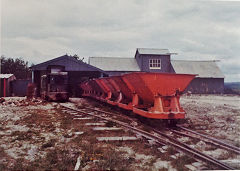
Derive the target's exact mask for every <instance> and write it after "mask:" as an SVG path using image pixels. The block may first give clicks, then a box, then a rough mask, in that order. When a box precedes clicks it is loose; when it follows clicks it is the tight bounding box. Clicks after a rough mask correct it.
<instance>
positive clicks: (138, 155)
mask: <svg viewBox="0 0 240 171" xmlns="http://www.w3.org/2000/svg"><path fill="white" fill-rule="evenodd" d="M73 100H74V101H75V102H78V103H80V104H81V105H82V106H84V105H87V106H89V105H92V106H97V105H98V106H97V107H100V105H99V104H97V103H95V102H93V103H92V102H89V101H88V100H85V99H73ZM0 101H1V100H0ZM239 102H240V96H220V95H190V96H183V97H182V98H181V104H182V106H183V107H184V109H185V110H186V112H187V122H186V125H188V126H190V127H191V128H192V129H196V130H198V131H203V132H207V133H208V134H211V135H214V136H216V137H217V138H221V139H224V140H225V141H227V142H230V143H232V144H235V145H238V146H239V144H240V142H239V134H240V131H239V124H240V105H239ZM65 105H67V106H74V104H73V103H65ZM101 107H103V106H101ZM0 122H1V125H0V170H9V169H11V170H19V169H24V170H26V169H29V170H49V169H50V170H52V169H54V170H73V169H74V167H75V165H76V162H77V161H78V159H79V160H80V167H79V169H81V170H91V169H97V170H99V169H102V170H106V169H115V170H119V169H123V170H168V169H170V170H181V169H182V170H188V169H186V167H184V164H191V163H192V162H194V161H192V159H189V158H188V157H186V156H184V155H183V156H182V155H179V156H181V157H179V158H177V159H172V158H170V157H169V156H170V155H175V152H174V150H172V149H171V148H167V147H165V148H163V149H164V150H165V151H167V153H163V152H162V153H161V152H159V151H163V149H160V150H158V149H157V147H155V146H154V145H150V144H149V143H147V142H145V141H143V140H141V141H136V142H134V143H132V142H117V143H107V144H105V143H100V142H97V141H96V136H99V135H98V134H96V133H93V132H92V131H90V129H89V128H87V127H86V126H84V123H79V122H76V121H74V120H73V118H71V117H69V115H68V114H66V113H64V112H62V111H61V109H60V107H59V105H58V103H54V102H52V103H48V102H43V101H41V100H39V99H34V100H31V101H28V100H26V99H25V98H17V97H12V98H5V101H4V102H0ZM76 132H84V134H83V135H77V134H76ZM108 134H109V133H108ZM121 134H122V133H121ZM124 134H126V135H131V136H132V134H131V133H129V132H126V131H125V132H124ZM198 146H199V147H200V148H203V147H204V146H205V145H204V143H203V142H199V143H198ZM205 148H207V147H205ZM157 151H158V152H157ZM109 154H111V155H109ZM212 154H214V155H221V154H223V153H222V152H221V151H220V150H219V149H217V150H216V152H215V153H213V152H212ZM227 159H228V158H227ZM187 162H189V163H187ZM195 162H196V161H195ZM182 163H184V164H182ZM190 166H191V165H190ZM190 168H191V167H190Z"/></svg>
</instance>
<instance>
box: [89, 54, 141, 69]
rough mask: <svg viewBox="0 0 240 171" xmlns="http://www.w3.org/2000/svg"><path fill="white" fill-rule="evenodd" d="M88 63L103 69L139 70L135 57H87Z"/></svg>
mask: <svg viewBox="0 0 240 171" xmlns="http://www.w3.org/2000/svg"><path fill="white" fill-rule="evenodd" d="M89 64H90V65H93V66H95V67H98V68H100V69H102V70H104V71H140V68H139V66H138V64H137V61H136V59H135V58H120V57H89Z"/></svg>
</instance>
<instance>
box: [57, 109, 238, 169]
mask: <svg viewBox="0 0 240 171" xmlns="http://www.w3.org/2000/svg"><path fill="white" fill-rule="evenodd" d="M61 106H62V107H63V108H64V109H65V110H68V111H72V112H73V113H78V114H84V115H88V116H92V117H95V118H98V119H101V120H105V121H109V122H113V123H116V124H118V125H120V126H121V127H124V128H125V129H128V130H130V131H132V132H134V133H136V134H138V135H141V136H142V137H144V138H146V139H148V140H152V141H154V142H156V143H157V144H160V145H170V146H172V147H174V148H175V149H176V150H177V151H181V152H184V153H186V154H188V155H190V156H191V157H193V158H196V159H198V160H201V161H203V162H205V163H207V164H210V165H214V166H215V167H217V168H218V169H226V170H234V168H232V167H230V166H228V165H226V164H224V163H222V162H221V161H219V160H217V159H214V158H213V157H211V156H208V155H206V154H204V153H201V152H200V151H199V150H196V149H194V148H192V147H190V146H189V145H187V144H184V143H182V142H180V141H178V140H176V139H175V138H173V137H171V136H169V135H167V134H165V133H164V132H162V131H159V130H157V129H155V128H150V129H151V131H145V130H142V129H140V128H137V127H134V126H131V125H130V124H129V123H130V122H131V121H133V119H131V118H129V117H126V116H121V117H123V119H124V122H122V121H119V120H116V119H113V116H116V115H118V116H119V114H116V113H111V112H106V111H103V110H99V109H93V108H90V107H86V108H85V107H84V108H82V109H81V108H80V109H73V108H70V107H66V106H63V105H61ZM127 119H128V121H129V122H128V121H127V122H126V120H127ZM182 129H184V128H182ZM175 131H176V130H175Z"/></svg>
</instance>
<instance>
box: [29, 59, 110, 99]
mask: <svg viewBox="0 0 240 171" xmlns="http://www.w3.org/2000/svg"><path fill="white" fill-rule="evenodd" d="M52 69H54V70H56V71H58V70H61V71H64V72H68V84H69V93H70V95H71V96H78V95H79V94H80V93H81V92H79V88H77V85H78V84H79V83H81V82H82V81H84V80H86V79H90V78H98V77H102V76H107V74H106V73H105V72H104V71H103V70H101V69H99V68H96V67H94V66H92V65H89V64H87V63H85V62H83V61H81V60H78V59H76V58H74V57H72V56H68V55H64V56H60V57H57V58H54V59H52V60H49V61H46V62H43V63H40V64H37V65H34V66H33V67H32V80H33V83H35V84H36V87H37V95H38V96H39V95H40V83H41V76H42V75H45V74H47V73H49V72H50V70H52Z"/></svg>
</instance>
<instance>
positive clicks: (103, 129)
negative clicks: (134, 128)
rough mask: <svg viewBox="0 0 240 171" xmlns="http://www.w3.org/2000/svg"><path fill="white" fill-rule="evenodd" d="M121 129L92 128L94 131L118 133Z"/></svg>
mask: <svg viewBox="0 0 240 171" xmlns="http://www.w3.org/2000/svg"><path fill="white" fill-rule="evenodd" d="M121 129H122V128H116V127H95V128H93V130H94V131H118V130H121Z"/></svg>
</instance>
